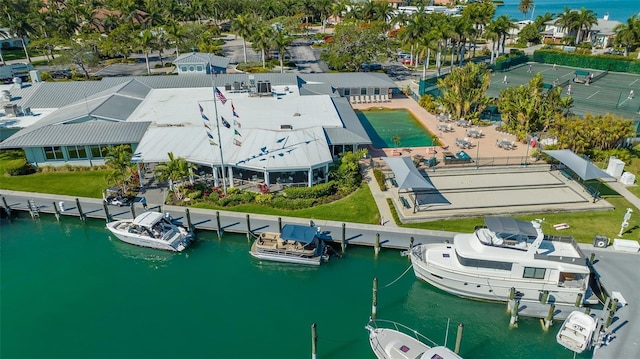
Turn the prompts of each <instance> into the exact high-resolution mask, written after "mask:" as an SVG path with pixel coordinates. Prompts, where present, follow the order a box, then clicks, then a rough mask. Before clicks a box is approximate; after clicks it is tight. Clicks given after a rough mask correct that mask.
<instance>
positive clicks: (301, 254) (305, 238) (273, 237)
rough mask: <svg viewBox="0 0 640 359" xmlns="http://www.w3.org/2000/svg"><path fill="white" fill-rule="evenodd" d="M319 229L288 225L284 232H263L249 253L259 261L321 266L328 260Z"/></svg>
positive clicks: (323, 233)
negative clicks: (322, 262)
mask: <svg viewBox="0 0 640 359" xmlns="http://www.w3.org/2000/svg"><path fill="white" fill-rule="evenodd" d="M326 235H327V234H326V232H319V231H318V229H317V227H309V226H300V225H294V224H286V225H284V227H282V232H281V233H277V232H262V233H260V235H259V236H258V238H257V239H256V240H255V241H254V242H253V244H252V245H251V250H250V251H249V253H250V254H251V255H252V256H253V257H255V258H258V259H264V260H269V261H276V262H285V263H296V264H308V265H320V262H321V261H323V260H328V258H329V257H328V255H327V254H326V245H325V243H324V242H323V241H322V240H321V238H320V237H322V236H326Z"/></svg>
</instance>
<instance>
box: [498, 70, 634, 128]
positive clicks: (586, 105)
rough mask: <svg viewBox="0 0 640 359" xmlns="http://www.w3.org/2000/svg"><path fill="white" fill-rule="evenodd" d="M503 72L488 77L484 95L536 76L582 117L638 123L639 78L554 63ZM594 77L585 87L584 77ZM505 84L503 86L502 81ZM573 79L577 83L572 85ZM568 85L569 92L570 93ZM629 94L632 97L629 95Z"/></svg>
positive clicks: (522, 83)
mask: <svg viewBox="0 0 640 359" xmlns="http://www.w3.org/2000/svg"><path fill="white" fill-rule="evenodd" d="M530 64H531V65H532V67H531V72H529V64H524V65H522V66H519V67H515V68H512V69H511V70H509V71H505V72H496V73H493V74H491V85H490V86H489V89H488V90H487V95H488V96H490V97H495V98H497V97H498V96H499V94H500V90H502V89H504V88H507V87H510V86H520V85H526V84H528V82H529V80H530V79H531V78H532V77H533V76H534V75H535V74H536V73H541V74H542V76H543V77H544V83H545V87H553V86H561V87H562V96H571V97H573V104H574V105H573V107H572V111H573V113H574V114H576V115H579V116H583V115H585V114H587V113H591V114H594V115H604V114H607V113H611V114H615V115H618V116H621V117H624V118H628V119H634V120H640V75H634V74H627V73H617V72H608V73H604V72H603V71H602V70H591V69H582V68H573V67H564V66H556V67H555V69H554V66H553V64H540V63H530ZM589 74H593V78H594V81H593V82H592V83H590V84H587V81H585V80H586V78H587V76H589ZM505 76H506V78H507V82H506V83H504V78H505ZM574 79H576V80H578V82H574ZM569 86H571V92H570V94H569ZM631 91H633V95H632V96H630V93H631Z"/></svg>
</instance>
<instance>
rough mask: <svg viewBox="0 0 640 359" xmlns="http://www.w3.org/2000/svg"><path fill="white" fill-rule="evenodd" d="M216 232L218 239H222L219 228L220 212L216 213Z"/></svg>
mask: <svg viewBox="0 0 640 359" xmlns="http://www.w3.org/2000/svg"><path fill="white" fill-rule="evenodd" d="M216 224H217V227H216V232H217V233H218V239H221V238H222V228H221V227H220V211H216Z"/></svg>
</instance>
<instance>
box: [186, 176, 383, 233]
mask: <svg viewBox="0 0 640 359" xmlns="http://www.w3.org/2000/svg"><path fill="white" fill-rule="evenodd" d="M192 207H197V208H207V209H219V210H224V211H234V212H243V213H259V214H268V215H272V216H287V217H300V218H309V219H324V220H331V221H342V222H355V223H367V224H377V223H380V214H379V213H378V207H377V206H376V203H375V201H374V199H373V196H372V195H371V191H370V190H369V186H367V185H364V186H361V187H360V188H359V189H358V190H357V191H355V192H354V193H352V194H351V195H349V196H348V197H346V198H343V199H341V200H339V201H336V202H334V203H329V204H323V205H321V206H317V207H312V208H305V209H299V210H291V211H289V210H282V209H276V208H269V207H264V206H259V205H241V206H235V207H216V206H210V205H198V204H195V205H193V206H192Z"/></svg>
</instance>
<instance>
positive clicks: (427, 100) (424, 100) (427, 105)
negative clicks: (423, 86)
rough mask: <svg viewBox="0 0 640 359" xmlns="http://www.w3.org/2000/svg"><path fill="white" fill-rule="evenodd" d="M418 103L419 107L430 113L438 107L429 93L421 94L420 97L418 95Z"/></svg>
mask: <svg viewBox="0 0 640 359" xmlns="http://www.w3.org/2000/svg"><path fill="white" fill-rule="evenodd" d="M419 104H420V106H421V107H423V108H424V109H425V110H427V111H429V112H431V113H434V112H436V110H437V109H438V104H436V102H435V101H434V98H433V96H431V95H429V94H427V95H422V97H420V101H419Z"/></svg>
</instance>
